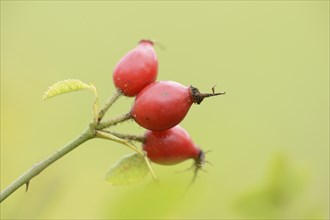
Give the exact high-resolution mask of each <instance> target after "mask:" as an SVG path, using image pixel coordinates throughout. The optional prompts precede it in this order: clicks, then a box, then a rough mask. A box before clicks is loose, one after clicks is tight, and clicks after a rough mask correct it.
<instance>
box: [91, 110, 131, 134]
mask: <svg viewBox="0 0 330 220" xmlns="http://www.w3.org/2000/svg"><path fill="white" fill-rule="evenodd" d="M130 119H132V115H131V113H127V114H124V115H121V116H119V117H117V118H113V119H110V120H108V121H106V122H103V123H99V124H97V125H96V127H95V129H97V130H102V129H104V128H107V127H110V126H115V125H117V124H118V123H120V122H124V121H127V120H130Z"/></svg>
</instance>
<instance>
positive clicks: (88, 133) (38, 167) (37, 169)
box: [0, 126, 95, 202]
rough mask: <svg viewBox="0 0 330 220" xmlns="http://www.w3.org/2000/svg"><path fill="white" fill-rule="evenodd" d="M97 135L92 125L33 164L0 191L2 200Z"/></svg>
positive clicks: (0, 199) (0, 200)
mask: <svg viewBox="0 0 330 220" xmlns="http://www.w3.org/2000/svg"><path fill="white" fill-rule="evenodd" d="M93 137H95V134H94V129H93V127H92V126H90V127H88V128H87V129H85V131H84V132H83V133H81V134H80V135H79V136H78V137H76V138H75V139H73V140H72V141H70V142H69V143H67V144H66V145H65V146H63V147H62V148H61V149H59V150H57V151H56V152H54V153H53V154H52V155H50V156H49V157H47V158H46V159H44V160H42V161H41V162H39V163H36V164H35V165H33V166H32V167H31V168H30V169H29V170H27V171H26V172H25V173H23V174H22V175H21V176H20V177H18V178H17V179H16V180H15V181H14V182H12V183H11V184H10V185H9V186H8V187H7V188H5V189H4V190H3V191H2V192H1V193H0V202H2V201H4V200H5V199H6V198H7V197H8V196H10V195H11V194H12V193H13V192H15V191H16V190H17V189H18V188H20V187H21V186H22V185H24V184H26V185H27V186H28V184H29V182H30V180H31V179H32V178H33V177H35V176H37V175H38V174H39V173H41V172H42V171H43V170H44V169H46V168H47V167H48V166H49V165H51V164H52V163H54V162H55V161H57V160H58V159H60V158H61V157H63V156H64V155H66V154H67V153H69V152H70V151H72V150H73V149H75V148H76V147H78V146H79V145H81V144H82V143H84V142H85V141H87V140H89V139H92V138H93Z"/></svg>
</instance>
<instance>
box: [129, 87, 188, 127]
mask: <svg viewBox="0 0 330 220" xmlns="http://www.w3.org/2000/svg"><path fill="white" fill-rule="evenodd" d="M192 103H193V99H192V97H191V91H190V88H189V87H185V86H183V85H181V84H179V83H177V82H172V81H159V82H154V83H152V84H150V85H148V86H147V87H146V88H144V89H143V90H142V91H141V92H140V93H139V94H138V95H137V96H136V98H135V102H134V104H133V106H132V110H131V114H132V116H133V118H134V120H135V121H136V123H138V124H139V125H140V126H142V127H144V128H146V129H148V130H152V131H163V130H166V129H169V128H172V127H174V126H175V125H177V124H179V123H180V122H181V121H182V120H183V119H184V117H185V116H186V115H187V113H188V111H189V109H190V107H191V105H192Z"/></svg>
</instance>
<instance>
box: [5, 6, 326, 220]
mask: <svg viewBox="0 0 330 220" xmlns="http://www.w3.org/2000/svg"><path fill="white" fill-rule="evenodd" d="M143 38H151V39H156V40H158V41H160V42H161V43H162V44H163V45H165V46H166V50H161V49H160V48H159V47H156V50H157V54H158V58H159V76H158V79H159V80H173V81H178V82H180V83H182V84H185V85H190V84H192V85H194V86H196V87H198V88H199V89H200V90H202V91H211V88H212V87H213V86H214V85H217V87H216V90H217V91H226V92H227V94H226V95H225V96H221V97H217V98H212V99H209V100H206V101H204V102H203V103H202V105H201V106H197V105H196V106H193V107H192V108H191V110H190V112H189V114H188V116H187V117H186V118H185V120H184V121H183V122H182V126H183V127H184V128H186V130H188V132H189V133H190V135H191V136H192V137H193V139H194V141H195V143H196V144H198V145H199V146H201V148H203V149H204V150H212V152H210V153H208V154H207V155H206V156H207V160H209V161H210V162H211V163H212V165H210V164H207V165H206V166H205V169H206V170H207V171H208V172H207V173H203V172H201V173H200V174H199V178H198V179H197V181H196V183H195V184H194V185H192V186H191V188H190V189H189V191H188V192H187V193H186V194H185V196H183V197H182V194H183V193H184V191H185V189H186V187H187V186H188V184H189V182H190V180H191V178H192V171H190V172H188V171H187V172H182V173H180V174H177V173H176V172H177V171H182V170H184V169H186V168H188V167H189V166H190V165H191V163H192V161H189V162H185V163H182V164H180V165H177V166H160V165H154V169H155V171H156V172H157V174H158V176H159V177H160V178H161V185H160V186H155V185H154V184H153V183H152V179H151V177H150V176H148V178H146V179H145V180H144V181H142V182H140V183H138V184H135V185H132V186H128V187H113V186H111V185H110V184H108V183H107V182H106V181H104V177H105V173H106V171H107V170H108V169H109V167H110V166H111V165H112V164H113V163H115V161H116V160H118V159H119V158H120V157H122V156H123V155H125V154H127V153H131V152H130V150H129V149H126V148H125V147H123V146H120V145H118V144H116V143H112V142H107V141H104V140H92V141H89V142H87V143H85V144H84V145H82V146H81V147H80V148H78V149H76V150H74V151H73V152H71V153H70V154H68V155H66V156H65V157H64V158H62V159H61V160H59V161H57V162H56V163H55V164H54V165H52V166H50V167H49V168H48V169H46V170H45V171H44V172H43V173H41V174H40V175H39V176H37V177H36V178H35V179H33V180H32V181H31V183H30V189H29V191H28V192H27V193H25V192H24V187H22V188H20V189H19V190H18V191H17V192H15V193H14V194H13V195H12V196H10V197H9V198H8V199H7V200H6V201H5V202H3V203H2V204H1V206H0V208H1V218H3V219H28V218H29V219H49V218H52V219H71V218H72V219H98V218H116V219H117V218H134V219H135V218H142V219H145V218H178V219H183V218H185V219H192V218H195V219H196V218H197V219H198V218H204V219H207V218H213V219H230V218H231V219H235V218H241V219H245V218H252V219H253V218H263V219H269V218H295V219H318V218H321V219H327V218H329V114H328V113H329V2H328V1H288V2H285V1H278V2H276V1H265V2H261V1H234V2H227V1H219V2H216V1H193V2H188V1H179V2H174V1H170V2H164V1H156V2H149V1H144V2H142V1H141V2H135V1H125V2H117V1H98V2H93V1H69V2H64V1H45V2H41V1H40V2H39V1H35V2H33V1H1V176H0V177H1V178H0V182H1V189H4V188H5V187H6V186H7V185H9V184H10V183H11V182H12V181H13V180H14V179H15V178H17V177H18V176H19V175H20V174H21V173H22V172H24V171H25V170H27V169H28V168H30V167H31V166H32V165H33V164H34V163H36V162H37V161H40V160H42V159H43V158H45V157H46V156H48V155H49V154H51V153H52V152H54V151H55V150H56V149H58V148H59V147H61V146H63V145H64V144H65V143H66V142H68V141H70V140H71V139H73V138H74V137H75V136H76V135H78V134H79V133H80V132H81V131H82V130H83V129H84V127H85V126H86V125H87V123H89V121H90V120H91V117H92V111H91V104H92V95H91V94H89V93H88V92H76V93H72V94H67V95H63V96H60V97H56V98H54V99H50V100H47V101H44V102H42V101H41V95H42V94H43V92H44V91H45V90H46V89H47V88H48V86H49V85H51V84H53V83H54V82H56V81H58V80H62V79H69V78H77V79H81V80H83V81H86V82H92V83H94V84H95V85H96V86H97V88H98V92H99V95H100V101H101V103H103V102H104V101H105V99H106V98H107V97H109V96H110V95H111V94H112V93H113V92H114V86H113V83H112V70H113V67H114V65H115V64H116V62H117V61H118V60H119V59H120V58H121V57H122V56H123V55H124V54H125V53H126V52H127V51H129V50H131V49H132V48H133V47H135V46H136V44H137V42H138V41H139V40H140V39H143ZM132 101H133V99H132V98H122V99H120V101H119V102H118V103H117V104H116V105H115V106H114V108H112V109H111V110H110V113H109V115H108V117H110V116H111V115H112V116H115V115H119V114H122V113H125V112H127V111H128V110H129V109H130V106H131V103H132ZM116 130H117V131H122V132H126V133H127V132H128V133H133V134H142V133H143V132H144V129H142V128H140V127H138V126H137V125H136V124H134V123H126V124H124V125H120V126H118V127H117V128H116Z"/></svg>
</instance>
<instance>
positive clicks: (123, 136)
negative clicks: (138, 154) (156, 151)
mask: <svg viewBox="0 0 330 220" xmlns="http://www.w3.org/2000/svg"><path fill="white" fill-rule="evenodd" d="M102 131H103V132H106V133H108V134H111V135H114V136H116V137H119V138H121V139H125V140H130V141H137V142H140V143H144V142H145V138H144V137H143V136H139V135H133V134H122V133H118V132H115V131H107V130H102Z"/></svg>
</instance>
